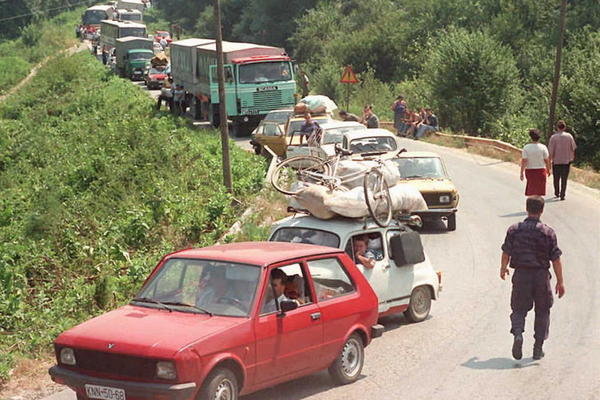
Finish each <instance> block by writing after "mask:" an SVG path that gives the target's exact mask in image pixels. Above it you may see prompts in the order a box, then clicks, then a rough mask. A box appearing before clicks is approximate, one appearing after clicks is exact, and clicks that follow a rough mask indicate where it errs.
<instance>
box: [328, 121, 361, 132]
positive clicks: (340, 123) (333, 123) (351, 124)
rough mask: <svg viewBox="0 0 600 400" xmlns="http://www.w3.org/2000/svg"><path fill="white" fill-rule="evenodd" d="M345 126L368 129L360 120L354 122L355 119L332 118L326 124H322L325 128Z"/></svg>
mask: <svg viewBox="0 0 600 400" xmlns="http://www.w3.org/2000/svg"><path fill="white" fill-rule="evenodd" d="M345 127H363V128H365V130H367V127H366V126H364V125H363V124H360V123H358V122H354V121H336V120H334V119H332V120H329V121H328V122H326V123H324V124H321V128H323V129H325V130H327V129H338V128H345Z"/></svg>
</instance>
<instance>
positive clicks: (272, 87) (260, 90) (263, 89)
mask: <svg viewBox="0 0 600 400" xmlns="http://www.w3.org/2000/svg"><path fill="white" fill-rule="evenodd" d="M269 90H277V86H261V87H257V88H256V91H257V92H266V91H269Z"/></svg>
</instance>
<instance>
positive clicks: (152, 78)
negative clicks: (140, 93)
mask: <svg viewBox="0 0 600 400" xmlns="http://www.w3.org/2000/svg"><path fill="white" fill-rule="evenodd" d="M167 76H168V75H167V73H166V72H165V68H162V69H158V68H154V67H151V68H150V69H149V70H148V71H146V74H145V75H144V81H145V83H146V87H147V88H148V89H160V88H161V87H162V84H163V81H164V80H165V79H167Z"/></svg>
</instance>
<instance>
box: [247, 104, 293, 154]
mask: <svg viewBox="0 0 600 400" xmlns="http://www.w3.org/2000/svg"><path fill="white" fill-rule="evenodd" d="M292 113H293V110H292V109H291V108H284V109H279V110H273V111H269V112H268V113H267V115H266V116H265V118H264V119H263V120H262V121H260V123H259V124H258V126H257V127H256V128H255V129H254V130H253V131H252V134H251V139H250V144H251V145H252V147H253V148H254V152H255V153H256V154H262V152H263V149H264V146H269V148H270V149H271V150H273V152H275V154H277V155H278V156H280V157H281V156H283V155H285V148H286V147H287V143H286V142H285V135H284V131H285V125H286V123H287V121H288V120H289V119H290V116H291V115H292Z"/></svg>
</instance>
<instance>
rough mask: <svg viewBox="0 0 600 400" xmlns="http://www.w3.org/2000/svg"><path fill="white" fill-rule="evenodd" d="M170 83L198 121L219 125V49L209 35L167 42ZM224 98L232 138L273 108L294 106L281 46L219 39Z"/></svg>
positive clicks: (293, 84)
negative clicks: (178, 88)
mask: <svg viewBox="0 0 600 400" xmlns="http://www.w3.org/2000/svg"><path fill="white" fill-rule="evenodd" d="M170 48H171V72H172V76H173V83H174V84H180V85H183V87H184V89H185V91H186V92H187V93H188V97H189V99H190V100H191V105H192V110H193V111H194V114H195V117H196V119H208V120H210V121H211V122H212V123H213V125H215V126H217V125H219V123H220V121H219V92H218V90H219V85H218V82H217V66H216V64H217V51H216V44H215V41H214V40H212V39H186V40H180V41H176V42H172V43H171V44H170ZM223 55H224V61H225V97H226V100H225V101H226V105H227V115H228V118H229V119H231V121H232V122H233V127H232V128H233V134H234V135H235V136H242V135H248V134H250V132H251V131H252V129H254V128H255V127H256V126H257V125H258V123H259V122H260V120H261V119H262V118H264V116H265V115H266V114H267V113H268V112H269V111H271V110H276V109H280V108H287V107H293V106H294V104H295V103H296V99H295V96H294V94H295V93H296V82H295V80H294V68H293V64H292V60H291V59H290V57H289V56H288V55H287V54H286V53H285V50H284V49H282V48H280V47H271V46H262V45H259V44H253V43H237V42H227V41H224V42H223Z"/></svg>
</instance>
